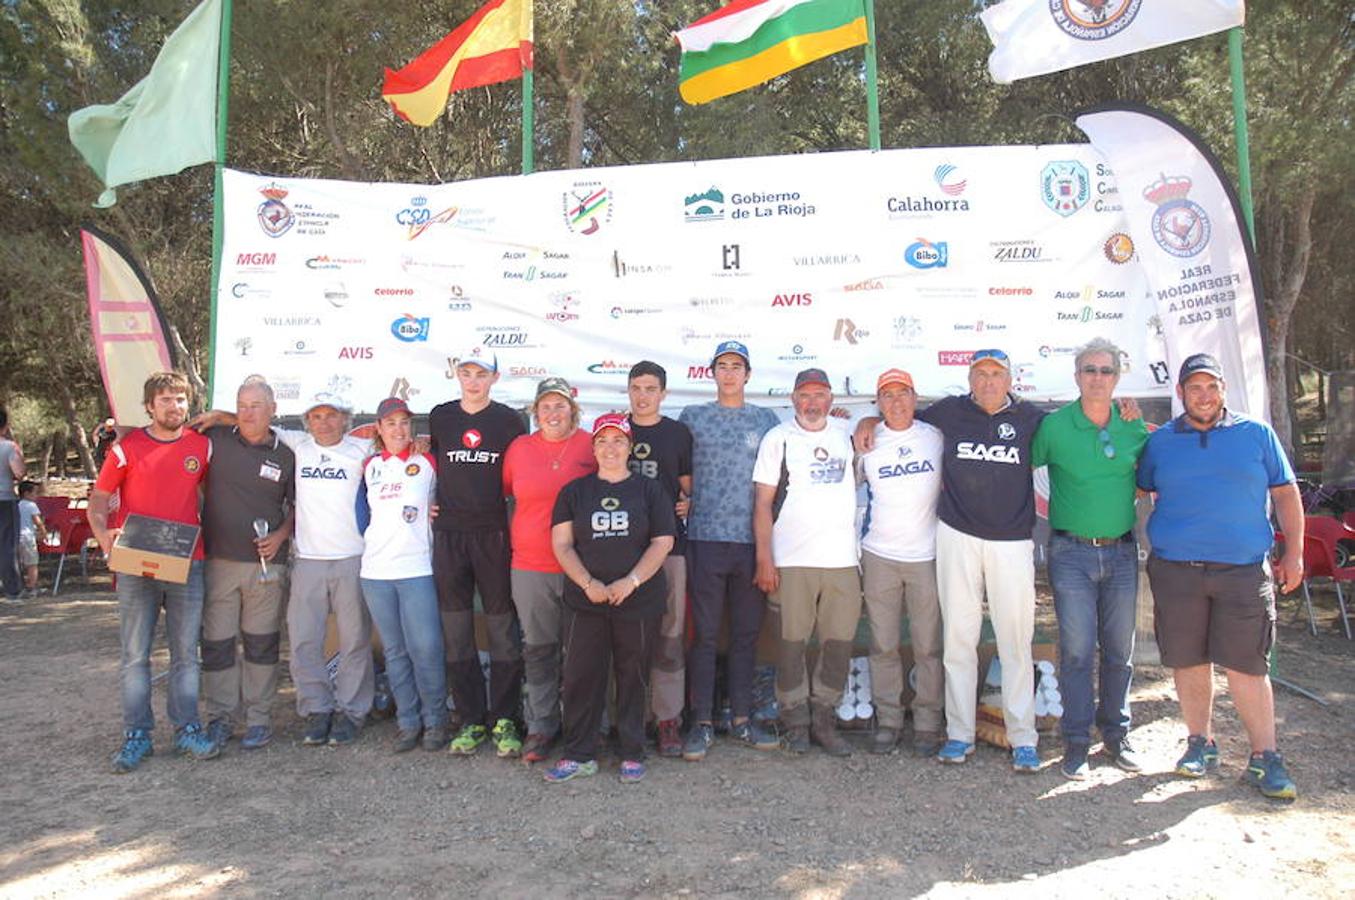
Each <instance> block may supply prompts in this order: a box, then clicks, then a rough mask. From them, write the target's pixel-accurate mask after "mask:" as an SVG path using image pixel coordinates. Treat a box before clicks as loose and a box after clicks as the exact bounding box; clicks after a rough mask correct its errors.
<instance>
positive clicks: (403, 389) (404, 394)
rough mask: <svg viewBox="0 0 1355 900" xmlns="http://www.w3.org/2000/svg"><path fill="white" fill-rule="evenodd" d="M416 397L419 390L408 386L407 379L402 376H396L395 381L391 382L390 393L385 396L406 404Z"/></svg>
mask: <svg viewBox="0 0 1355 900" xmlns="http://www.w3.org/2000/svg"><path fill="white" fill-rule="evenodd" d="M418 395H419V389H418V388H416V387H412V386H410V383H409V379H408V378H405V377H404V376H403V375H396V376H395V380H394V381H392V382H391V389H390V393H389V394H388V395H387V396H390V397H399V398H400V399H401V400H404V401H405V402H406V403H408V402H409V398H410V397H417V396H418Z"/></svg>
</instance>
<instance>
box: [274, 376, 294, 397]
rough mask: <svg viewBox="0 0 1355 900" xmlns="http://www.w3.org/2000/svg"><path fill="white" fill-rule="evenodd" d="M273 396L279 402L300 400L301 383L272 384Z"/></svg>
mask: <svg viewBox="0 0 1355 900" xmlns="http://www.w3.org/2000/svg"><path fill="white" fill-rule="evenodd" d="M272 385H273V396H274V397H276V398H277V399H279V400H300V399H301V382H299V381H283V380H278V381H274V382H272Z"/></svg>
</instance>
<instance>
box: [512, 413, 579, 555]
mask: <svg viewBox="0 0 1355 900" xmlns="http://www.w3.org/2000/svg"><path fill="white" fill-rule="evenodd" d="M597 468H598V464H597V460H596V459H594V458H593V439H592V437H591V436H590V435H589V434H588V433H587V432H585V431H583V430H579V431H575V432H574V433H573V434H572V435H570V436H569V437H568V438H566V439H565V440H563V441H556V442H555V443H550V442H549V441H547V440H546V439H545V438H543V437H541V432H539V431H537V432H533V433H532V434H525V435H523V436H522V437H520V438H518V439H517V440H515V441H513V443H511V444H509V445H508V452H507V453H505V454H504V458H503V492H504V494H505V495H506V496H509V497H513V498H514V499H515V500H516V502H517V507H516V508H515V509H514V510H513V521H512V523H511V524H510V526H509V532H508V536H509V539H510V540H511V541H512V543H513V568H515V569H526V570H527V571H530V572H560V571H562V570H561V568H560V564H559V563H558V562H556V560H555V550H554V548H552V547H551V542H550V517H551V512H552V511H553V510H554V509H555V498H556V497H557V496H558V495H559V493H560V488H562V487H564V486H565V485H567V484H569V483H570V482H571V481H573V480H574V479H575V478H581V477H582V476H584V475H591V474H592V473H593V472H596V471H597Z"/></svg>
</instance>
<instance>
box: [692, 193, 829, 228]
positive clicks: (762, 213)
mask: <svg viewBox="0 0 1355 900" xmlns="http://www.w3.org/2000/svg"><path fill="white" fill-rule="evenodd" d="M711 191H714V192H715V193H719V192H718V191H717V190H716V189H715V188H712V189H711ZM707 193H710V192H707ZM688 199H689V200H690V199H692V198H690V197H689V198H688ZM699 205H701V202H700V201H698V206H699ZM729 205H730V206H732V207H734V208H733V209H731V210H730V211H729V218H731V219H779V218H786V217H791V218H807V217H809V216H812V215H815V214H816V213H817V212H818V210H817V209H815V208H814V205H813V204H812V203H809V202H807V201H806V200H805V199H804V198H803V197H802V196H801V195H800V192H799V191H782V192H768V193H763V192H761V191H751V192H749V193H746V194H730V195H729ZM691 208H692V205H691V204H690V203H688V204H687V209H688V210H689V211H690V210H691ZM687 221H689V222H690V221H692V217H691V215H690V212H689V214H688V216H687Z"/></svg>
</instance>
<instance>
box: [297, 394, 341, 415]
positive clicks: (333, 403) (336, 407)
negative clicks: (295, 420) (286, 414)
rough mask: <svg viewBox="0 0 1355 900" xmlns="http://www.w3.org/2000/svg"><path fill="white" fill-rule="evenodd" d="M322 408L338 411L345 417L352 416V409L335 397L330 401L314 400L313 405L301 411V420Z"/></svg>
mask: <svg viewBox="0 0 1355 900" xmlns="http://www.w3.org/2000/svg"><path fill="white" fill-rule="evenodd" d="M322 406H328V407H329V408H331V409H334V410H338V411H339V412H340V413H342V414H343V415H345V416H351V415H352V414H353V408H352V407H351V406H349V405H348V403H347V402H346V401H344V400H340V399H339V398H338V397H335V398H333V399H332V400H316V401H315V402H314V403H312V404H311V405H310V406H307V407H306V408H305V410H303V411H302V413H301V418H303V419H304V418H306V416H309V415H310V414H311V413H313V412H315V411H316V410H317V409H319V408H320V407H322Z"/></svg>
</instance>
